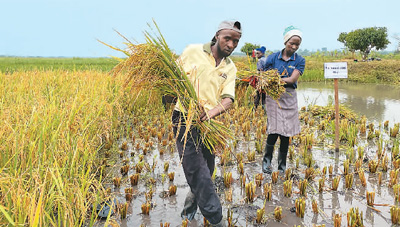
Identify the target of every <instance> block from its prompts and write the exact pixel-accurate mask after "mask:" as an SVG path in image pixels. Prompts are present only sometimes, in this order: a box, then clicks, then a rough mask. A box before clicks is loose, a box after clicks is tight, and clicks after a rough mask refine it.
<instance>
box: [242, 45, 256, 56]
mask: <svg viewBox="0 0 400 227" xmlns="http://www.w3.org/2000/svg"><path fill="white" fill-rule="evenodd" d="M260 47H261V46H260V45H257V44H252V43H244V46H243V47H242V48H240V51H241V52H243V53H245V54H247V55H250V56H251V53H252V51H253V50H254V49H257V48H260Z"/></svg>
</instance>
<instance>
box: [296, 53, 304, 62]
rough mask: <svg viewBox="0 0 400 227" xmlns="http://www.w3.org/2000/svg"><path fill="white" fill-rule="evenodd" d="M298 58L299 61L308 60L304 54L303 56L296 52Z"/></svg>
mask: <svg viewBox="0 0 400 227" xmlns="http://www.w3.org/2000/svg"><path fill="white" fill-rule="evenodd" d="M296 58H297V59H298V61H301V62H305V61H306V59H305V58H304V57H303V56H301V55H300V54H298V53H296Z"/></svg>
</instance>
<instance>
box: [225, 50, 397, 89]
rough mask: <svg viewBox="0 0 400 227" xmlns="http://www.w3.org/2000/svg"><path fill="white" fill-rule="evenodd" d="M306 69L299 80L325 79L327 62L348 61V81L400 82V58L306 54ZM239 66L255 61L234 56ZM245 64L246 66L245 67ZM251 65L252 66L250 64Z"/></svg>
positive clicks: (252, 63) (317, 80)
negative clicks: (356, 59) (362, 59)
mask: <svg viewBox="0 0 400 227" xmlns="http://www.w3.org/2000/svg"><path fill="white" fill-rule="evenodd" d="M305 59H306V69H305V71H304V74H303V75H302V76H301V77H300V79H299V81H305V82H319V81H324V80H325V78H324V63H325V62H347V64H348V79H346V81H348V82H357V83H378V84H400V59H396V58H392V59H382V60H380V61H376V60H375V61H368V62H354V60H353V59H349V58H336V57H314V56H306V57H305ZM233 60H234V61H235V62H236V63H238V64H237V65H239V67H243V68H250V69H255V68H257V67H256V65H255V63H254V62H251V61H249V59H248V58H247V57H237V56H236V57H233ZM244 65H245V66H246V67H244ZM249 65H250V66H249Z"/></svg>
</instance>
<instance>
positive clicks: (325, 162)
mask: <svg viewBox="0 0 400 227" xmlns="http://www.w3.org/2000/svg"><path fill="white" fill-rule="evenodd" d="M303 127H304V126H303ZM376 128H377V129H376V130H380V131H381V137H382V139H383V141H384V147H385V150H386V151H387V153H388V156H389V157H390V152H389V151H390V150H391V147H392V146H393V141H394V139H393V138H390V137H389V136H388V131H387V130H384V129H382V128H379V129H378V126H377V127H376ZM166 134H167V133H166ZM319 137H320V134H319V133H318V132H315V138H316V142H315V143H314V146H312V148H311V149H310V150H309V152H311V153H312V156H313V160H314V163H313V166H312V167H313V168H315V169H316V170H317V173H316V174H315V175H314V177H313V178H312V179H309V185H308V187H307V190H306V197H305V199H306V209H305V215H304V218H300V217H297V216H296V212H295V208H294V207H295V201H296V199H297V198H300V197H301V196H300V194H299V187H298V182H299V181H300V180H302V179H304V178H305V169H306V168H307V166H306V165H305V164H304V163H302V162H300V164H299V166H298V168H296V162H295V158H296V157H299V156H301V155H300V149H303V148H302V147H301V146H300V145H296V142H293V143H292V145H291V146H293V148H294V150H295V158H294V159H293V160H289V159H288V168H291V169H292V172H293V175H292V180H293V194H292V196H291V197H289V198H288V197H285V196H284V193H283V181H284V179H283V178H284V176H283V175H280V176H279V178H278V182H277V183H276V184H273V185H272V200H271V201H265V197H264V195H263V187H262V186H261V187H256V199H255V200H254V202H252V203H249V202H246V199H245V198H246V195H245V191H244V189H243V188H242V187H241V184H240V174H239V172H238V167H237V163H236V161H235V159H234V158H232V160H233V161H232V162H231V163H230V164H229V165H225V166H221V165H220V157H217V158H216V177H215V185H216V190H217V192H218V194H219V196H220V199H221V203H222V206H223V214H224V218H225V219H226V218H227V214H228V211H230V212H232V220H233V223H234V225H235V226H313V225H316V226H319V225H323V224H324V225H325V226H334V222H333V217H334V215H335V214H341V215H342V221H341V225H340V226H347V220H346V215H347V212H349V211H350V208H353V207H358V208H359V211H360V212H362V217H363V221H364V225H365V226H391V225H392V223H391V218H390V206H392V205H398V203H397V202H396V200H395V196H394V192H393V189H392V188H391V187H389V186H388V185H389V183H388V182H389V171H390V170H392V169H394V167H393V166H392V164H390V162H389V170H388V172H382V169H381V168H380V167H378V171H377V173H370V172H369V170H368V163H367V162H364V164H363V167H364V173H365V177H366V179H367V184H366V186H365V187H364V186H363V185H362V184H361V181H360V179H359V177H358V173H357V172H354V165H353V164H352V165H351V167H350V173H354V183H353V186H352V187H351V188H350V189H346V188H345V176H344V174H343V168H344V167H343V162H344V160H346V151H347V150H348V148H347V146H346V144H343V143H342V146H341V149H340V150H339V152H335V151H334V146H333V144H334V141H333V140H332V138H329V137H328V138H325V139H324V140H319V139H318V138H319ZM164 138H166V136H165V137H164ZM265 139H266V137H263V141H264V143H265ZM126 140H127V139H125V138H124V139H121V141H120V142H119V143H122V141H126ZM150 140H151V141H153V142H154V145H153V147H151V148H150V150H149V151H148V153H147V154H146V155H144V156H143V160H144V161H145V163H148V164H149V166H152V165H153V163H154V162H156V164H155V168H154V171H152V170H150V171H149V170H146V168H144V170H143V172H142V173H140V179H139V183H138V185H137V186H133V187H132V188H133V191H134V196H133V197H134V198H133V199H132V201H131V202H130V204H129V208H128V214H127V217H126V218H125V219H121V218H120V216H119V214H118V212H116V213H115V214H114V215H113V219H115V220H116V221H117V222H118V223H119V224H120V226H160V223H170V226H181V225H182V218H181V216H180V213H181V210H182V208H183V203H184V199H185V196H186V194H187V192H188V191H189V187H188V185H187V183H186V180H185V176H184V174H183V170H182V167H181V165H180V160H179V157H178V154H177V151H175V148H174V147H172V149H171V150H170V149H169V147H167V148H166V147H165V146H162V145H161V144H159V143H158V142H157V138H150ZM358 141H359V142H358V146H364V147H365V157H366V160H368V159H377V154H376V150H377V143H378V139H374V140H367V139H366V136H365V135H359V137H358ZM138 142H139V143H144V142H143V141H142V142H141V139H136V141H135V142H134V143H131V142H128V149H127V150H126V151H124V155H125V157H124V158H125V159H128V160H129V164H130V166H131V168H130V170H129V172H128V174H127V175H126V176H123V177H122V183H121V186H120V187H115V186H114V185H113V184H112V183H111V181H110V183H108V184H106V188H111V190H112V194H113V195H114V196H115V197H116V198H117V200H118V201H119V202H120V203H125V202H126V199H125V193H124V189H125V188H127V187H131V185H130V183H129V176H131V175H132V174H134V173H136V171H135V168H133V166H134V165H136V164H137V163H138V162H139V156H140V154H143V150H142V149H139V150H137V149H136V146H135V144H136V143H138ZM277 147H278V145H277V146H276V148H275V151H274V155H273V161H272V163H273V169H274V171H276V170H277V162H278V161H277V156H278V151H277ZM165 148H166V152H165V153H164V154H162V155H160V153H159V150H160V149H165ZM254 150H255V142H254V138H250V139H248V140H247V139H243V140H240V141H239V142H238V144H237V146H236V148H235V149H232V153H233V154H235V153H238V152H243V153H244V172H245V175H246V178H247V179H246V182H250V181H254V177H255V175H256V174H257V173H262V171H261V160H262V156H263V154H261V153H256V158H255V161H252V162H249V161H248V160H247V156H246V153H247V152H248V151H254ZM355 150H356V148H355ZM354 152H356V151H354ZM132 153H133V154H132ZM116 160H117V161H116V162H115V163H116V164H115V165H113V166H114V167H110V172H113V170H112V168H114V173H115V176H121V175H120V174H119V168H120V165H119V163H120V162H121V161H118V158H116ZM389 160H390V158H389ZM165 162H168V163H169V169H168V171H167V172H165V171H164V163H165ZM325 166H326V167H328V166H332V167H333V172H332V175H329V174H326V175H325V176H324V177H325V178H326V180H325V186H324V190H323V192H318V180H319V179H321V178H322V177H323V174H322V168H323V167H325ZM170 172H175V178H174V180H173V181H169V179H168V176H167V173H170ZM224 172H232V175H233V179H234V182H233V184H232V185H231V186H230V188H229V189H228V188H226V187H225V185H224V184H223V175H224ZM378 172H382V184H381V185H379V184H378ZM337 175H341V180H340V183H339V186H338V189H337V191H334V190H332V189H331V188H332V179H333V178H334V177H335V176H337ZM263 176H264V179H263V183H262V185H263V184H264V183H270V182H271V175H269V174H263ZM149 179H154V180H153V182H151V180H149ZM171 185H176V186H177V191H176V194H175V195H169V193H168V189H169V186H171ZM230 189H232V201H231V202H229V201H227V200H226V198H225V193H224V192H225V191H226V190H230ZM150 190H153V191H154V193H153V197H152V199H151V204H152V208H151V209H150V213H149V214H148V215H147V214H143V213H142V210H141V205H142V204H144V203H145V202H146V196H145V194H146V192H149V191H150ZM366 191H375V192H376V195H375V205H374V206H373V207H371V206H368V205H367V201H366ZM313 200H316V201H317V204H318V208H319V213H314V212H313V209H312V201H313ZM264 203H265V214H264V216H263V219H262V221H261V223H260V224H258V223H256V214H257V209H260V208H262V207H264ZM277 206H281V207H282V219H281V220H280V221H278V220H275V218H274V209H275V208H276V207H277ZM203 222H204V221H203V216H202V215H201V212H200V210H198V211H197V214H196V215H195V217H194V220H192V221H191V222H190V223H189V224H188V226H193V227H194V226H204V224H203ZM97 224H98V225H99V226H101V225H102V224H104V222H103V221H101V220H99V221H98V223H97Z"/></svg>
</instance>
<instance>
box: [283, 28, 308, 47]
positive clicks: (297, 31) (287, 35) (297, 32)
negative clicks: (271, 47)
mask: <svg viewBox="0 0 400 227" xmlns="http://www.w3.org/2000/svg"><path fill="white" fill-rule="evenodd" d="M295 35H296V36H298V37H300V39H302V35H303V33H302V32H301V31H300V29H298V28H296V27H294V26H289V27H287V28H286V29H285V31H284V32H283V43H284V44H286V42H287V41H288V40H289V39H290V38H292V37H293V36H295Z"/></svg>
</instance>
